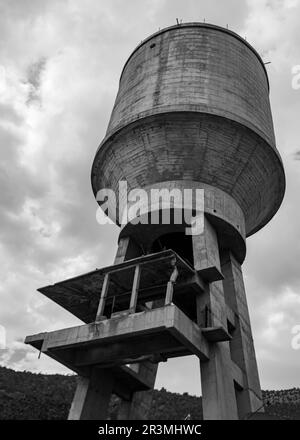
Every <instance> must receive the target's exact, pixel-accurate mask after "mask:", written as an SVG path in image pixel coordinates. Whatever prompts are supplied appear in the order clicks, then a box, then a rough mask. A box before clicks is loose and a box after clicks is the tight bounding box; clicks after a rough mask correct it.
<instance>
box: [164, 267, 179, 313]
mask: <svg viewBox="0 0 300 440" xmlns="http://www.w3.org/2000/svg"><path fill="white" fill-rule="evenodd" d="M173 265H174V269H173V272H172V274H171V276H170V279H169V281H168V284H167V291H166V298H165V306H167V305H169V304H171V303H172V301H173V292H174V284H175V283H176V280H177V277H178V269H177V266H176V260H175V262H174V264H173Z"/></svg>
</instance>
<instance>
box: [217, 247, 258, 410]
mask: <svg viewBox="0 0 300 440" xmlns="http://www.w3.org/2000/svg"><path fill="white" fill-rule="evenodd" d="M221 266H222V271H223V273H224V276H225V278H224V280H223V288H224V293H225V299H226V303H227V304H228V305H229V306H230V308H231V309H232V310H233V311H234V313H235V315H236V320H235V329H234V331H233V332H232V340H231V342H230V351H231V358H232V360H233V361H234V362H235V363H236V364H237V365H238V366H239V367H240V368H241V370H242V371H243V375H244V387H243V389H238V390H237V403H238V411H239V417H240V418H243V417H245V415H246V414H249V413H252V412H255V411H257V410H259V409H260V411H263V408H262V406H263V402H262V396H261V389H260V383H259V376H258V369H257V363H256V356H255V350H254V343H253V338H252V331H251V325H250V317H249V312H248V306H247V299H246V293H245V286H244V281H243V274H242V270H241V266H240V264H239V263H238V262H237V261H236V259H235V258H234V257H233V255H232V254H231V253H230V252H228V251H227V252H226V251H223V252H222V254H221Z"/></svg>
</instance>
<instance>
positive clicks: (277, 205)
mask: <svg viewBox="0 0 300 440" xmlns="http://www.w3.org/2000/svg"><path fill="white" fill-rule="evenodd" d="M172 113H181V112H172ZM184 113H186V112H184ZM190 113H198V112H190ZM161 114H168V112H166V113H158V114H155V115H154V116H155V117H156V116H159V115H161ZM151 116H153V115H151ZM148 117H150V116H148ZM148 117H147V116H146V117H144V118H140V119H137V120H134V121H131V122H130V123H129V124H127V125H125V126H122V127H120V128H119V129H117V130H116V131H115V132H113V133H110V134H109V135H108V136H106V137H105V138H104V139H103V141H102V142H101V143H100V145H99V147H98V148H97V151H96V154H95V157H94V159H93V162H92V167H91V174H90V181H91V186H92V190H93V193H94V196H95V195H96V193H97V190H96V188H95V185H94V175H95V173H94V168H95V164H96V163H97V162H99V161H101V159H100V157H101V155H103V154H104V152H105V150H106V148H108V144H109V141H111V140H112V139H113V138H114V137H115V136H117V135H118V134H120V133H121V132H122V130H123V129H124V128H126V127H127V128H128V127H129V126H132V125H134V124H138V123H140V122H141V121H143V120H145V119H147V118H148ZM226 119H228V120H229V121H232V119H229V118H226ZM233 122H235V123H237V124H240V123H239V122H237V121H233ZM247 129H248V130H250V131H252V132H253V133H254V134H255V135H256V136H259V137H261V136H260V135H259V134H258V133H257V132H255V131H254V130H253V129H252V128H251V127H247ZM261 139H262V140H263V142H265V143H266V145H268V148H269V149H270V150H269V151H270V152H271V153H272V156H273V158H274V159H275V162H277V170H278V178H279V179H280V180H281V185H280V194H279V196H278V198H277V203H276V202H275V203H274V205H273V209H271V210H270V211H269V213H268V215H266V216H265V217H264V219H263V220H262V221H261V222H260V223H258V224H256V225H254V226H253V227H252V228H251V229H249V230H248V231H247V230H246V237H247V238H248V237H250V236H251V235H253V234H255V233H256V232H258V231H259V230H260V229H262V228H263V227H265V226H266V225H267V224H268V223H269V222H270V220H271V219H272V218H273V217H274V216H275V214H276V213H277V212H278V210H279V208H280V206H281V205H282V202H283V199H284V195H285V191H286V176H285V170H284V167H283V162H282V158H281V156H280V154H279V152H278V150H277V148H276V147H275V148H272V146H271V145H270V144H269V143H268V142H267V141H266V140H265V139H263V138H262V137H261ZM228 194H229V193H228ZM229 195H231V194H229ZM231 196H232V195H231ZM246 223H247V221H246ZM246 229H247V228H246Z"/></svg>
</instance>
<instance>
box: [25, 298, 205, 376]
mask: <svg viewBox="0 0 300 440" xmlns="http://www.w3.org/2000/svg"><path fill="white" fill-rule="evenodd" d="M25 343H26V344H30V345H32V346H33V347H35V348H37V349H39V350H40V351H41V352H43V353H45V354H47V355H48V356H50V357H52V358H54V359H56V360H57V361H59V362H61V363H62V364H64V365H66V366H67V367H68V368H70V369H71V370H73V371H75V372H77V373H78V374H80V375H88V374H89V368H90V367H91V366H96V365H97V366H99V367H101V368H107V367H116V366H119V365H124V364H129V363H135V362H142V361H145V360H151V359H153V356H159V357H160V359H168V358H170V357H178V356H186V355H191V354H195V355H197V356H198V357H199V358H200V359H201V360H204V361H205V360H208V358H209V346H208V341H207V340H206V338H205V337H204V336H203V335H202V332H201V329H200V328H199V327H198V326H197V324H195V323H194V322H193V321H191V320H190V319H189V318H188V317H187V316H186V315H185V314H184V313H183V312H182V311H181V310H180V309H178V307H176V306H175V305H174V304H170V305H168V306H164V307H160V308H156V309H152V310H147V311H143V312H139V313H134V314H128V315H127V316H120V317H117V318H112V319H108V320H103V321H100V322H95V323H93V324H87V325H81V326H77V327H71V328H67V329H63V330H57V331H53V332H50V333H39V334H37V335H33V336H27V338H26V340H25Z"/></svg>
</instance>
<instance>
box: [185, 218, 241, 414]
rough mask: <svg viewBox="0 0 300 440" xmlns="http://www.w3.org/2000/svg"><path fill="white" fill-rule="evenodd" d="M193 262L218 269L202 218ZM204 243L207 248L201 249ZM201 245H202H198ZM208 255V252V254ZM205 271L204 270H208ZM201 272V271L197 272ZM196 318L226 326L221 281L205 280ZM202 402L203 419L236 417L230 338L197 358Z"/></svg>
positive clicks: (214, 242) (211, 238) (199, 266)
mask: <svg viewBox="0 0 300 440" xmlns="http://www.w3.org/2000/svg"><path fill="white" fill-rule="evenodd" d="M192 241H193V253H194V265H195V268H196V269H198V270H201V271H202V270H205V271H206V265H207V271H208V270H209V271H210V272H211V273H213V272H215V269H216V270H217V271H218V272H220V270H219V269H220V259H219V247H218V240H217V235H216V233H215V232H214V230H213V227H212V226H211V225H210V224H209V222H208V220H207V219H205V223H204V231H203V233H202V234H200V235H193V237H192ZM203 246H206V249H203ZM201 247H202V249H201ZM208 256H210V257H209V258H208ZM207 271H206V272H207ZM200 273H201V272H200ZM197 321H198V324H199V326H200V327H215V326H220V325H222V326H223V327H225V329H227V315H226V304H225V297H224V291H223V284H222V281H214V282H210V283H207V284H206V286H205V291H204V292H203V293H201V294H199V296H198V298H197ZM200 370H201V387H202V406H203V418H204V420H232V419H233V420H234V419H237V418H238V412H237V403H236V397H235V388H234V382H233V377H232V368H231V355H230V346H229V342H227V341H223V342H212V343H210V348H209V360H208V361H206V362H200Z"/></svg>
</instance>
